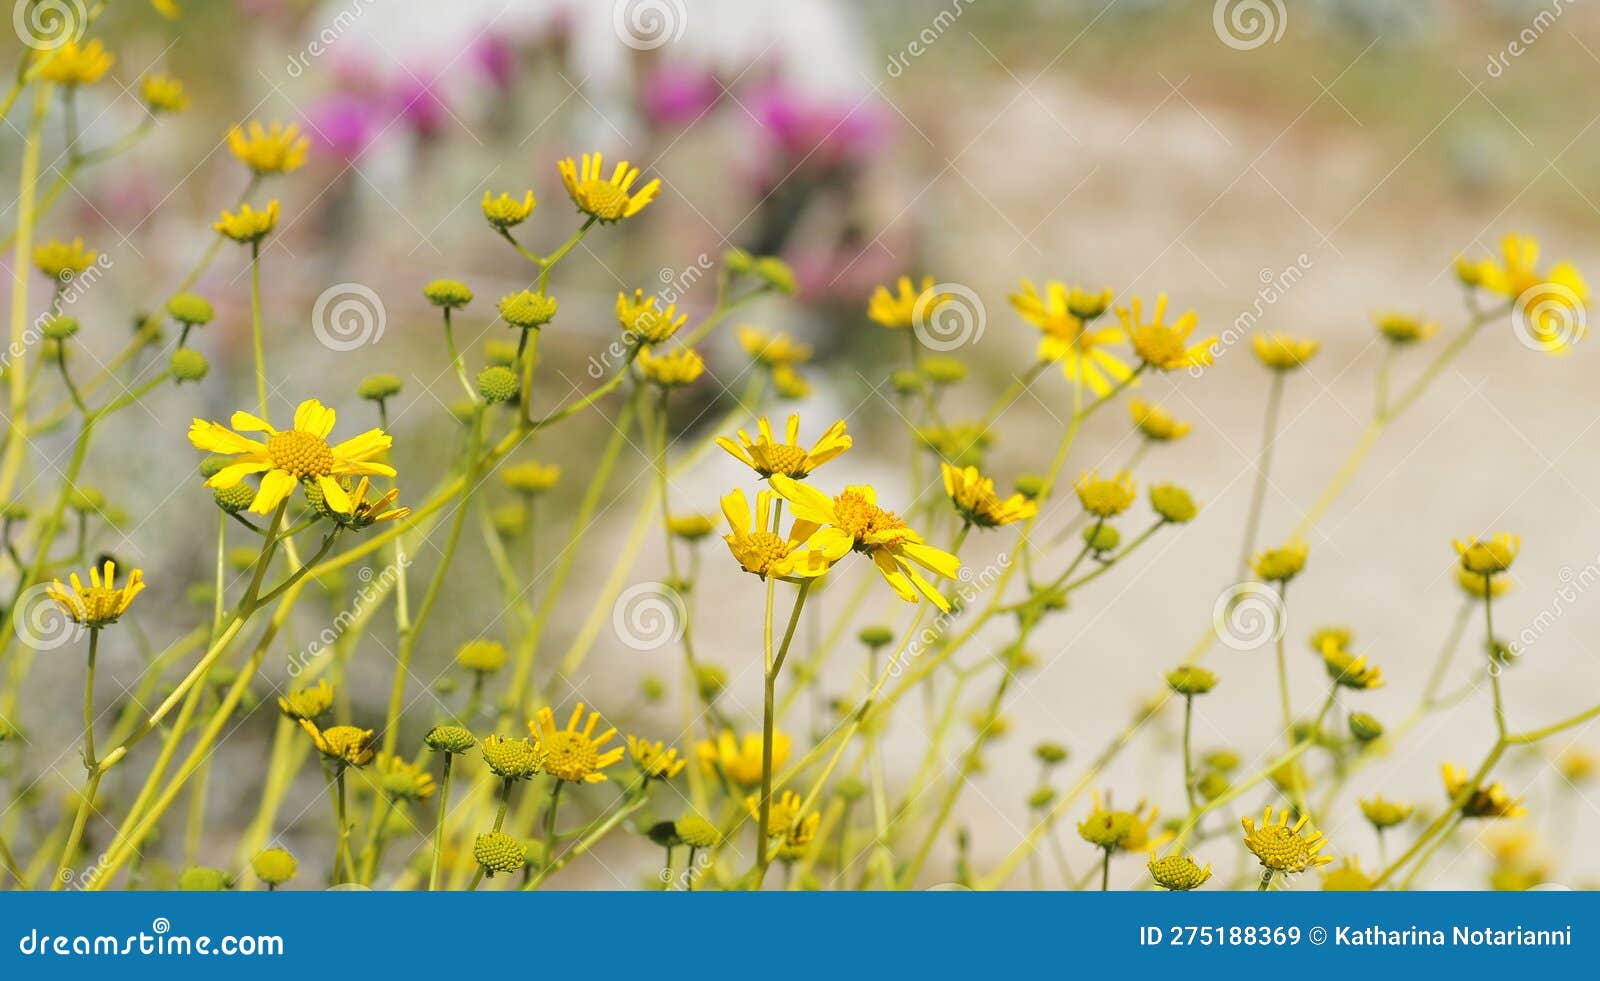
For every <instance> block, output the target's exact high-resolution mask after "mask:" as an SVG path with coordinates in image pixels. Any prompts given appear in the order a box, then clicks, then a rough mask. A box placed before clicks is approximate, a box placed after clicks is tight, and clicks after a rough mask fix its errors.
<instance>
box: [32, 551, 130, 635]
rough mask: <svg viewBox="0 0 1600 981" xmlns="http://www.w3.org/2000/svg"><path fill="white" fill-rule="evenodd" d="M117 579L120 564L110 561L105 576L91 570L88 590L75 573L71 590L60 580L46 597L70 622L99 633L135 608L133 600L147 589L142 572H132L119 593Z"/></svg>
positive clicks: (55, 582)
mask: <svg viewBox="0 0 1600 981" xmlns="http://www.w3.org/2000/svg"><path fill="white" fill-rule="evenodd" d="M116 575H117V564H116V563H115V562H112V561H111V560H110V559H107V560H106V564H105V569H104V574H103V575H102V572H101V570H99V569H90V570H89V587H88V588H87V589H85V588H84V585H83V580H81V579H79V578H78V574H77V573H76V572H74V573H73V574H72V575H71V576H70V577H69V578H70V579H71V581H72V588H71V589H70V590H69V589H68V588H67V587H66V586H63V585H61V580H59V579H57V580H55V581H54V582H53V583H52V584H51V585H50V587H49V588H48V589H47V590H46V593H47V594H48V595H49V597H50V598H51V599H52V600H55V604H56V606H57V607H59V608H60V610H61V612H62V614H63V615H64V616H65V617H66V618H67V619H68V620H71V621H72V622H73V623H81V624H83V625H84V626H86V627H92V628H94V629H96V630H98V629H100V628H101V627H104V626H107V625H109V624H113V623H116V622H117V618H118V617H120V616H122V615H123V614H124V613H126V612H128V607H130V606H132V605H133V598H134V597H135V596H138V595H139V593H140V591H141V590H143V589H144V572H143V571H142V570H140V569H135V570H133V572H132V573H131V574H129V576H128V581H127V582H126V583H124V584H123V585H122V587H121V588H120V589H119V588H117V586H116Z"/></svg>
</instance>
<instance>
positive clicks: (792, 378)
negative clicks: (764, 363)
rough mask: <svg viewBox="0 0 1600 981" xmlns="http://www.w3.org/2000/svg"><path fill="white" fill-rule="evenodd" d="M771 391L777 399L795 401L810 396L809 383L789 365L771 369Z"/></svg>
mask: <svg viewBox="0 0 1600 981" xmlns="http://www.w3.org/2000/svg"><path fill="white" fill-rule="evenodd" d="M772 390H773V391H774V392H777V393H778V397H779V398H782V399H788V400H790V401H795V400H798V399H803V398H808V397H810V395H811V383H810V382H808V381H806V379H805V376H804V375H802V374H800V372H798V371H795V370H794V368H793V367H792V366H791V365H786V364H780V365H776V366H774V367H773V369H772Z"/></svg>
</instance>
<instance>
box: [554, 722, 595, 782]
mask: <svg viewBox="0 0 1600 981" xmlns="http://www.w3.org/2000/svg"><path fill="white" fill-rule="evenodd" d="M544 748H545V751H546V752H547V753H548V754H549V756H548V757H547V758H546V759H545V764H544V768H545V772H547V773H549V774H550V775H552V776H555V777H558V778H560V779H562V780H572V781H578V780H582V779H583V778H584V777H587V776H588V775H589V774H591V773H593V772H594V771H595V768H596V766H597V765H598V764H599V762H600V757H599V754H597V753H596V752H595V751H594V743H592V742H590V741H589V739H588V737H586V736H584V735H582V734H581V733H576V732H567V731H565V730H563V731H561V732H557V733H556V734H555V735H553V736H549V737H547V738H546V739H545V740H544Z"/></svg>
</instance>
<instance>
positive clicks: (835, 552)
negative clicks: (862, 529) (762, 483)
mask: <svg viewBox="0 0 1600 981" xmlns="http://www.w3.org/2000/svg"><path fill="white" fill-rule="evenodd" d="M773 498H774V495H773V493H772V492H771V491H761V492H760V493H758V494H757V495H756V510H755V513H754V514H753V515H752V514H751V512H750V504H749V502H748V501H747V500H746V499H745V496H744V492H743V491H740V490H735V491H734V492H733V493H731V494H729V495H728V496H727V497H724V498H723V499H722V513H723V514H724V515H725V516H726V517H727V519H728V528H729V534H727V535H724V536H723V540H724V541H726V542H727V543H728V551H730V552H732V553H733V557H734V558H735V559H737V560H738V562H739V565H740V566H741V567H743V568H744V570H745V571H746V572H752V573H755V574H756V575H758V576H760V577H761V578H763V579H765V578H767V577H768V576H771V577H773V578H775V579H783V580H786V581H789V582H796V581H799V580H801V579H815V578H816V577H818V576H820V575H822V574H823V573H825V572H827V571H828V570H829V569H830V568H832V566H833V563H835V562H837V561H839V560H840V559H841V558H843V557H844V556H845V554H846V553H847V552H849V551H850V549H849V546H848V545H841V544H840V542H839V541H838V539H837V536H820V534H819V533H820V532H821V530H822V526H821V525H820V524H818V523H817V522H815V521H806V520H804V519H800V518H797V519H795V521H794V524H793V525H792V526H791V527H790V530H789V535H788V537H787V538H785V537H782V536H780V535H779V534H778V533H777V532H774V531H773V530H772V503H773Z"/></svg>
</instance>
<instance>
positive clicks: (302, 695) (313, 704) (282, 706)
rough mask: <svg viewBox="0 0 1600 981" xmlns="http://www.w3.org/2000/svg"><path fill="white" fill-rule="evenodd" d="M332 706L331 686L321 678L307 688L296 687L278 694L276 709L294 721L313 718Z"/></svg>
mask: <svg viewBox="0 0 1600 981" xmlns="http://www.w3.org/2000/svg"><path fill="white" fill-rule="evenodd" d="M332 707H333V687H332V686H331V685H329V684H328V679H326V678H323V679H322V680H320V681H318V682H317V683H316V684H314V685H312V686H310V687H309V688H298V689H296V690H294V691H291V692H289V693H288V694H287V695H280V696H278V711H280V712H282V713H283V714H284V715H286V716H288V717H289V718H291V719H294V720H295V721H297V722H298V721H299V720H301V719H312V720H315V719H316V718H317V717H318V716H320V715H322V713H324V712H326V711H328V709H330V708H332Z"/></svg>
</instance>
